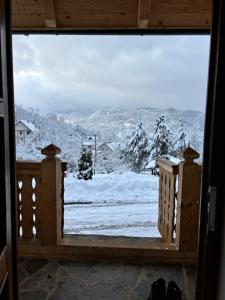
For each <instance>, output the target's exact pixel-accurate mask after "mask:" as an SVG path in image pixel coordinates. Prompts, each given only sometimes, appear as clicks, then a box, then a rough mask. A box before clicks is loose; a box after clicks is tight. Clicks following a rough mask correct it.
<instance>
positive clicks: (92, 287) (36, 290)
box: [19, 258, 195, 300]
mask: <svg viewBox="0 0 225 300" xmlns="http://www.w3.org/2000/svg"><path fill="white" fill-rule="evenodd" d="M160 277H163V278H165V280H166V281H167V283H168V281H170V280H175V281H176V283H177V284H178V286H179V287H180V288H181V289H182V293H183V299H184V300H193V299H194V297H193V293H194V277H195V271H194V269H193V268H189V267H184V266H183V267H178V266H161V265H160V266H159V265H130V264H116V263H77V262H71V261H55V260H52V261H47V260H44V259H32V258H29V259H28V258H27V259H21V260H20V262H19V282H20V300H61V299H63V300H89V299H91V300H102V299H106V300H139V299H140V300H145V299H146V300H147V298H148V296H149V293H150V288H151V284H152V282H153V281H154V280H157V279H158V278H160Z"/></svg>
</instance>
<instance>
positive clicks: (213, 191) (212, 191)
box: [208, 186, 217, 231]
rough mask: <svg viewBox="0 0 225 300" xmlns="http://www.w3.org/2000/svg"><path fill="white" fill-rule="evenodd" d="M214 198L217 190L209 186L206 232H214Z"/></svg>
mask: <svg viewBox="0 0 225 300" xmlns="http://www.w3.org/2000/svg"><path fill="white" fill-rule="evenodd" d="M216 198H217V188H216V187H215V186H209V189H208V231H214V230H215V224H216Z"/></svg>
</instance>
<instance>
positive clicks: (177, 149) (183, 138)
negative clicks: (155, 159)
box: [173, 118, 187, 157]
mask: <svg viewBox="0 0 225 300" xmlns="http://www.w3.org/2000/svg"><path fill="white" fill-rule="evenodd" d="M186 147H187V135H186V132H185V131H184V123H183V120H182V119H181V118H180V119H179V128H178V135H177V138H176V139H175V143H174V144H173V148H174V151H173V155H174V156H176V157H180V154H181V151H182V150H183V149H185V148H186Z"/></svg>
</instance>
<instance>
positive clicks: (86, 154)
mask: <svg viewBox="0 0 225 300" xmlns="http://www.w3.org/2000/svg"><path fill="white" fill-rule="evenodd" d="M92 176H93V161H92V152H91V150H89V149H86V148H85V147H83V148H82V150H81V156H80V159H79V160H78V175H77V178H78V179H84V180H89V179H92Z"/></svg>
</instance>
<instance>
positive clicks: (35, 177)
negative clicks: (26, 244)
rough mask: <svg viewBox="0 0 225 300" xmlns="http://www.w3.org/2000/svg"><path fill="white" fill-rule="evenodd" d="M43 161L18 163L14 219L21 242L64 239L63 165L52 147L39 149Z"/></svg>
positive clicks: (55, 242)
mask: <svg viewBox="0 0 225 300" xmlns="http://www.w3.org/2000/svg"><path fill="white" fill-rule="evenodd" d="M41 153H42V154H44V155H46V158H45V159H43V160H42V161H40V162H39V161H17V163H16V173H17V201H18V203H17V207H18V209H17V212H18V216H17V220H18V236H19V238H20V239H24V240H30V239H39V240H40V241H41V242H42V243H44V244H57V242H58V241H59V240H60V239H61V238H62V237H63V223H64V221H63V220H64V218H63V215H64V214H63V206H64V173H65V171H66V162H62V161H61V160H60V159H59V158H57V157H55V156H56V154H58V153H60V149H59V148H58V147H56V146H54V145H49V146H48V147H46V148H44V149H42V150H41Z"/></svg>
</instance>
